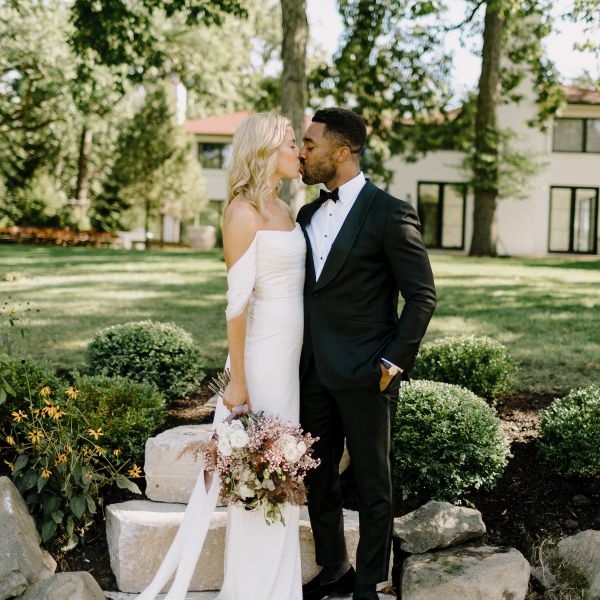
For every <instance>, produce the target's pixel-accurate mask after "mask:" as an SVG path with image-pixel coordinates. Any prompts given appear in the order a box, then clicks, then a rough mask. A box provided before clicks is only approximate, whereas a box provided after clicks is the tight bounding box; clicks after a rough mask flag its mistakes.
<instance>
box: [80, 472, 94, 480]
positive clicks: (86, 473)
mask: <svg viewBox="0 0 600 600" xmlns="http://www.w3.org/2000/svg"><path fill="white" fill-rule="evenodd" d="M93 475H94V471H92V470H89V471H84V472H83V476H84V477H87V478H88V479H91V478H92V477H93Z"/></svg>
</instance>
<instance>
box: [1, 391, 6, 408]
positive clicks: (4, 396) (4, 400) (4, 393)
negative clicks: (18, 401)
mask: <svg viewBox="0 0 600 600" xmlns="http://www.w3.org/2000/svg"><path fill="white" fill-rule="evenodd" d="M5 402H6V392H5V391H4V390H3V389H2V390H0V404H4V403H5Z"/></svg>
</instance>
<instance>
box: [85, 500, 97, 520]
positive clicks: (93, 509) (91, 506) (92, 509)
mask: <svg viewBox="0 0 600 600" xmlns="http://www.w3.org/2000/svg"><path fill="white" fill-rule="evenodd" d="M85 501H86V502H87V507H88V510H89V511H90V513H91V514H92V515H95V514H96V503H95V502H94V499H93V498H92V497H91V496H86V497H85Z"/></svg>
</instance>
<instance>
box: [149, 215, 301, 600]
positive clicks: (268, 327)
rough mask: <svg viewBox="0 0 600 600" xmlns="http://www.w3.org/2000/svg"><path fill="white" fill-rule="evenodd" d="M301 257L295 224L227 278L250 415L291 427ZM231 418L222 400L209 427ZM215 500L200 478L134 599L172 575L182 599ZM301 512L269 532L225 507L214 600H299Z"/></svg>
mask: <svg viewBox="0 0 600 600" xmlns="http://www.w3.org/2000/svg"><path fill="white" fill-rule="evenodd" d="M305 257H306V246H305V241H304V235H303V234H302V231H301V229H300V227H299V225H296V227H295V228H294V229H293V230H291V231H271V230H261V231H258V233H257V234H256V237H255V238H254V240H253V242H252V244H251V245H250V247H249V248H248V250H247V251H246V252H245V253H244V254H243V255H242V256H241V257H240V258H239V260H238V261H237V262H236V263H235V264H234V265H232V266H231V268H230V269H229V272H228V273H227V287H228V290H227V311H226V316H227V319H228V320H231V319H233V318H235V317H236V316H238V315H239V314H240V313H241V312H242V311H243V310H244V308H245V307H246V305H247V304H248V303H249V310H248V328H247V334H246V347H245V364H246V380H247V383H248V392H249V396H250V401H251V402H252V406H253V409H254V411H256V412H258V411H264V412H265V413H266V414H269V415H274V416H279V417H281V418H282V419H285V420H287V421H290V422H292V423H294V424H298V422H299V412H300V383H299V375H298V370H299V362H300V351H301V349H302V335H303V300H302V292H303V287H304V265H305ZM228 414H229V413H228V411H227V409H225V407H224V406H223V404H222V401H221V400H219V403H218V405H217V409H216V411H215V418H214V421H213V425H216V424H217V423H219V422H221V421H223V419H224V418H225V417H226V416H227V415H228ZM218 495H219V485H218V481H217V480H216V478H209V477H207V478H206V481H205V476H204V473H203V472H201V474H200V476H199V477H198V481H197V482H196V486H195V488H194V490H193V492H192V495H191V496H190V500H189V503H188V507H187V509H186V512H185V515H184V518H183V521H182V524H181V527H180V528H179V531H178V533H177V536H176V537H175V539H174V541H173V544H172V546H171V548H170V549H169V552H168V553H167V555H166V556H165V558H164V560H163V562H162V564H161V566H160V568H159V570H158V571H157V573H156V575H155V577H154V580H153V581H152V583H151V584H150V585H149V586H148V587H147V588H146V589H145V590H144V591H143V592H142V593H141V594H140V595H139V596H138V599H137V600H154V598H156V596H157V594H158V593H159V592H160V591H161V590H162V589H163V588H164V587H165V585H166V584H167V583H168V582H169V580H170V579H171V577H172V576H173V574H174V573H175V580H174V582H173V583H172V585H171V588H170V590H169V593H168V594H167V596H166V598H165V600H184V599H185V596H186V592H187V589H188V586H189V583H190V581H191V578H192V575H193V572H194V570H195V567H196V563H197V561H198V557H199V556H200V551H201V549H202V545H203V543H204V539H205V537H206V533H207V531H208V527H209V525H210V519H211V516H212V513H213V511H214V509H215V506H216V504H217V499H218ZM299 512H300V509H299V507H297V506H291V505H287V506H285V507H284V510H283V516H284V519H285V526H284V525H282V524H281V523H275V524H273V525H267V524H266V522H265V518H264V514H263V512H262V510H256V511H247V510H244V509H243V508H241V507H238V506H230V507H229V508H228V513H227V535H226V542H225V565H224V570H225V577H224V582H223V587H222V589H221V591H220V593H219V595H218V597H217V600H301V598H302V581H301V570H300V541H299V531H298V527H299Z"/></svg>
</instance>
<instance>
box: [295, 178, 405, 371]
mask: <svg viewBox="0 0 600 600" xmlns="http://www.w3.org/2000/svg"><path fill="white" fill-rule="evenodd" d="M366 182H367V180H366V178H365V176H364V174H363V172H362V171H361V172H360V173H359V174H358V175H357V176H356V177H354V178H352V179H351V180H350V181H347V182H346V183H344V185H340V187H339V196H340V197H339V200H338V201H337V202H334V201H333V200H326V201H325V202H323V204H322V205H321V206H320V207H319V208H318V209H317V211H316V212H315V214H314V215H313V217H312V219H311V221H310V223H309V224H308V226H307V227H306V233H307V234H308V239H309V240H310V245H311V248H312V255H313V262H314V265H315V278H316V279H317V280H318V279H319V275H321V271H322V270H323V266H324V265H325V261H326V260H327V257H328V256H329V251H330V250H331V246H332V244H333V242H334V240H335V238H336V237H337V236H338V234H339V232H340V229H341V228H342V225H343V224H344V221H345V220H346V217H347V216H348V213H349V212H350V209H351V208H352V207H353V206H354V203H355V202H356V199H357V198H358V195H359V194H360V191H361V190H362V189H363V186H364V185H365V183H366ZM330 191H331V190H330ZM382 360H383V361H384V364H385V363H388V364H386V365H385V366H386V368H387V367H389V366H392V367H396V365H395V364H394V363H393V362H391V361H389V360H386V359H385V358H383V359H382ZM397 368H398V367H397ZM400 370H401V369H400Z"/></svg>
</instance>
